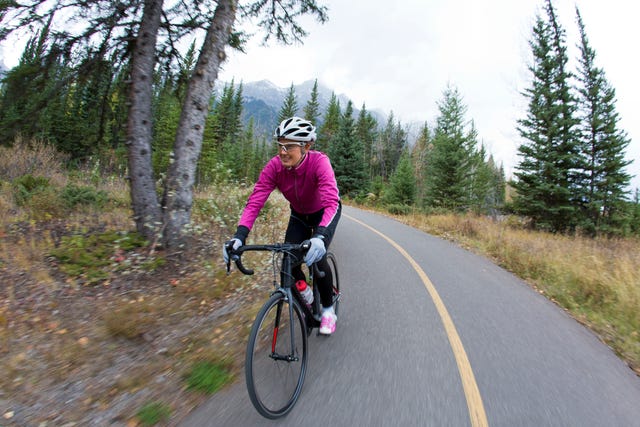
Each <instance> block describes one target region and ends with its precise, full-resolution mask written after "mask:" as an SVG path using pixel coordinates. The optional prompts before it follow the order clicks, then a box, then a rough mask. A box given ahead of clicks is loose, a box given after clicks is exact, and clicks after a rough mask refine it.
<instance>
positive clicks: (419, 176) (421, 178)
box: [411, 122, 433, 204]
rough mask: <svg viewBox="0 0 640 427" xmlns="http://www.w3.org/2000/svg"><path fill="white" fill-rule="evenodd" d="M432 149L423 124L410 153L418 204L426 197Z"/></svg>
mask: <svg viewBox="0 0 640 427" xmlns="http://www.w3.org/2000/svg"><path fill="white" fill-rule="evenodd" d="M432 149H433V145H432V142H431V132H430V131H429V126H428V125H427V123H426V122H425V123H424V124H423V125H422V127H421V128H420V132H419V133H418V138H417V139H416V143H415V144H414V146H413V149H412V151H411V161H412V164H413V170H414V171H415V174H416V201H418V203H419V204H423V203H424V198H425V195H426V184H425V181H426V177H427V173H428V170H429V162H428V159H429V155H430V153H431V150H432Z"/></svg>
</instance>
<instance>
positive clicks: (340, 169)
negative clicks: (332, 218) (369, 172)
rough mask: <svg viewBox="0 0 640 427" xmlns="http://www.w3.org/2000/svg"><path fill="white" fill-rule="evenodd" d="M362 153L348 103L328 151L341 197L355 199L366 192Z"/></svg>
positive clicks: (351, 109) (351, 107) (350, 106)
mask: <svg viewBox="0 0 640 427" xmlns="http://www.w3.org/2000/svg"><path fill="white" fill-rule="evenodd" d="M362 151H363V147H362V142H361V141H360V140H359V139H358V137H357V135H356V132H355V124H354V120H353V105H352V103H351V101H349V103H348V104H347V108H346V109H345V111H344V114H343V115H342V117H341V119H340V125H339V128H338V132H337V134H336V136H335V138H334V139H333V141H332V144H331V147H330V150H329V157H330V158H331V164H332V165H333V170H334V172H335V175H336V181H337V182H338V188H339V189H340V194H341V195H343V196H348V197H356V196H358V195H360V194H362V193H363V192H364V191H365V190H366V185H365V184H366V169H365V164H364V162H363V161H362V158H363V155H362Z"/></svg>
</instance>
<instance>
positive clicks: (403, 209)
mask: <svg viewBox="0 0 640 427" xmlns="http://www.w3.org/2000/svg"><path fill="white" fill-rule="evenodd" d="M387 211H389V213H390V214H393V215H409V214H410V213H411V212H412V208H411V206H408V205H398V204H393V205H389V206H387Z"/></svg>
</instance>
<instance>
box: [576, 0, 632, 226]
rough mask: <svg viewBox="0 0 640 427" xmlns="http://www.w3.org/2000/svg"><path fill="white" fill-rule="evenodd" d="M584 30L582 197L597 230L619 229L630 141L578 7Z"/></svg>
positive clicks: (580, 74)
mask: <svg viewBox="0 0 640 427" xmlns="http://www.w3.org/2000/svg"><path fill="white" fill-rule="evenodd" d="M576 16H577V22H578V28H579V30H580V53H581V56H580V68H579V72H578V80H579V82H580V86H579V88H578V93H579V102H580V104H579V105H580V114H581V119H582V120H581V131H582V134H581V136H582V153H583V157H584V160H585V161H584V165H585V170H584V172H585V173H584V182H583V187H582V188H583V192H582V197H581V200H582V201H583V203H584V209H585V210H586V224H584V225H583V226H585V227H586V228H587V229H588V230H590V231H591V232H593V233H597V232H600V231H604V232H615V231H616V230H620V229H621V228H622V227H623V226H624V224H623V222H624V218H623V215H622V214H623V210H624V209H623V206H624V204H625V203H624V202H625V200H626V195H627V193H626V187H627V186H628V185H629V182H630V179H631V177H630V176H629V174H627V173H626V172H625V171H624V168H625V167H626V166H627V165H629V164H630V163H631V162H630V161H627V160H625V149H626V147H627V146H628V145H629V143H630V140H629V138H628V137H627V135H626V133H625V132H623V131H622V130H620V129H619V126H618V121H619V116H618V113H617V111H616V108H615V103H616V95H615V89H614V88H613V87H611V85H610V84H609V82H608V81H607V79H606V77H605V73H604V70H603V69H602V68H598V67H597V66H596V65H595V57H596V53H595V51H594V50H593V49H592V48H591V46H590V45H589V40H588V38H587V34H586V31H585V26H584V23H583V21H582V17H581V16H580V11H579V10H578V8H577V7H576Z"/></svg>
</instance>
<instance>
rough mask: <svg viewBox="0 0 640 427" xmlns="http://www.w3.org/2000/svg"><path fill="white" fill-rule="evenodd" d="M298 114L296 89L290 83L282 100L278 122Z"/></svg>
mask: <svg viewBox="0 0 640 427" xmlns="http://www.w3.org/2000/svg"><path fill="white" fill-rule="evenodd" d="M297 114H298V99H297V97H296V88H295V87H294V86H293V83H291V87H289V91H288V92H287V96H286V97H285V98H284V102H283V103H282V107H281V108H280V112H279V113H278V122H281V121H283V120H285V119H288V118H289V117H293V116H296V115H297Z"/></svg>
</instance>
